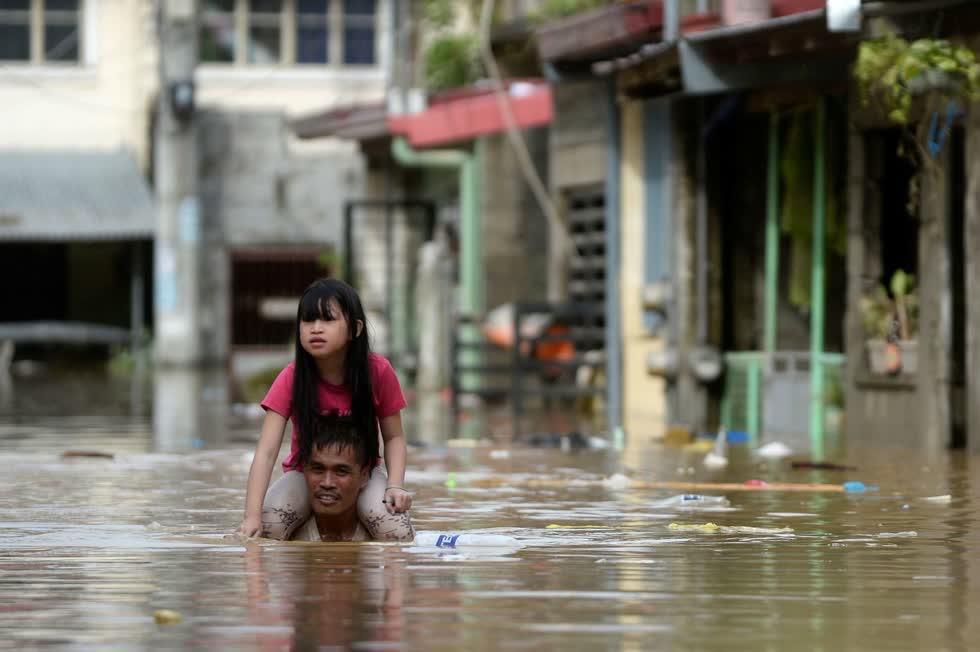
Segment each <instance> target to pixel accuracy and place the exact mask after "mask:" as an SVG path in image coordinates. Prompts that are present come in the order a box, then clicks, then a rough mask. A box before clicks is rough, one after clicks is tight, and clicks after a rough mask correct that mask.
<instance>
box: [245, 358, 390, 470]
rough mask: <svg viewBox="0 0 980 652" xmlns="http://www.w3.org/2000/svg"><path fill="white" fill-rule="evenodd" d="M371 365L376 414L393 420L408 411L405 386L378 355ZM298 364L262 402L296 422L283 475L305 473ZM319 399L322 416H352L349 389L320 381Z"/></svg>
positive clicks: (289, 368)
mask: <svg viewBox="0 0 980 652" xmlns="http://www.w3.org/2000/svg"><path fill="white" fill-rule="evenodd" d="M368 364H369V365H371V388H372V390H373V393H374V411H375V413H376V414H377V415H378V419H383V418H385V417H389V416H391V415H392V414H395V413H397V412H398V411H400V410H401V409H402V408H404V407H405V405H406V403H405V396H404V394H402V387H401V384H399V382H398V376H396V375H395V370H394V369H392V368H391V363H390V362H388V360H386V359H385V358H383V357H382V356H380V355H377V354H375V353H371V354H369V355H368ZM295 367H296V363H295V362H290V363H289V364H288V365H286V368H285V369H283V370H282V371H280V372H279V375H278V376H277V377H276V380H275V381H274V382H273V383H272V387H270V388H269V392H268V393H267V394H266V395H265V398H264V399H263V400H262V407H263V408H264V409H266V410H272V411H273V412H275V413H277V414H280V415H282V416H284V417H286V418H287V419H290V420H291V421H292V422H293V438H292V441H291V445H290V448H289V457H287V458H286V460H285V461H284V462H283V463H282V470H283V471H301V470H302V469H303V466H302V465H301V464H300V463H299V431H298V430H297V428H296V419H294V418H293V373H294V372H293V370H294V369H295ZM317 398H319V401H320V413H321V414H324V413H327V412H334V411H336V412H338V413H339V414H340V415H342V416H343V415H349V414H350V404H351V395H350V388H349V387H347V385H332V384H331V383H328V382H327V381H325V380H323V379H322V378H321V379H320V383H319V385H318V387H317Z"/></svg>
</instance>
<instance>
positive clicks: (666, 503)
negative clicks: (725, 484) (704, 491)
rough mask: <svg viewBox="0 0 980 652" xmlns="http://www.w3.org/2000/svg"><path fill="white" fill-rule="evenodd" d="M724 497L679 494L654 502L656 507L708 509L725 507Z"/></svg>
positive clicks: (725, 499)
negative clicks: (710, 507)
mask: <svg viewBox="0 0 980 652" xmlns="http://www.w3.org/2000/svg"><path fill="white" fill-rule="evenodd" d="M728 504H729V503H728V499H727V498H725V497H724V496H702V495H701V494H680V495H678V496H671V497H670V498H664V499H663V500H659V501H657V502H656V506H657V507H708V506H712V507H714V506H727V505H728Z"/></svg>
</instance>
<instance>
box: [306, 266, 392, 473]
mask: <svg viewBox="0 0 980 652" xmlns="http://www.w3.org/2000/svg"><path fill="white" fill-rule="evenodd" d="M334 300H336V302H337V306H339V307H340V311H341V312H342V313H344V317H346V318H347V325H348V336H349V338H350V339H349V341H348V342H347V354H346V355H345V357H344V384H345V385H347V387H348V389H350V392H351V419H352V420H353V422H354V427H355V428H357V431H358V432H359V433H361V436H363V437H368V438H370V439H369V441H371V442H374V445H373V447H372V450H374V451H375V454H377V452H378V445H377V441H378V420H377V415H376V414H375V410H374V391H373V390H374V388H373V387H372V384H371V366H370V364H369V362H368V354H369V353H370V352H371V344H370V341H369V338H368V328H367V317H365V315H364V308H363V306H361V298H360V297H358V296H357V292H356V291H355V290H354V288H352V287H351V286H349V285H347V284H346V283H344V282H343V281H340V280H338V279H335V278H321V279H318V280H316V281H313V282H312V283H311V284H310V285H309V287H307V288H306V290H305V291H304V292H303V296H302V297H300V300H299V308H298V309H297V311H296V369H295V374H294V376H293V414H294V415H296V425H297V427H298V428H299V444H300V459H309V456H310V449H311V448H312V444H313V439H312V437H313V434H314V433H315V432H316V428H317V417H318V416H319V414H320V404H319V401H318V399H317V385H318V384H319V382H320V371H319V369H318V368H317V366H316V362H315V361H314V360H313V356H311V355H310V354H309V353H307V351H306V349H304V348H303V344H302V342H301V341H300V334H299V324H300V322H301V321H314V320H316V319H336V318H338V317H340V315H334V314H332V313H331V310H332V309H333V307H332V304H333V301H334ZM358 321H360V322H361V323H362V324H363V326H362V328H361V332H360V333H358V332H357V322H358Z"/></svg>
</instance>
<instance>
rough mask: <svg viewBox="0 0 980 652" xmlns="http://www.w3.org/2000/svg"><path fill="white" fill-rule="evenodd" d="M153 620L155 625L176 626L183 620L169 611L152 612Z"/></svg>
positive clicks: (175, 613) (177, 614)
mask: <svg viewBox="0 0 980 652" xmlns="http://www.w3.org/2000/svg"><path fill="white" fill-rule="evenodd" d="M153 620H155V621H157V625H176V624H178V623H180V622H181V621H182V620H183V617H182V616H181V615H180V613H179V612H177V611H173V610H171V609H157V610H156V611H154V612H153Z"/></svg>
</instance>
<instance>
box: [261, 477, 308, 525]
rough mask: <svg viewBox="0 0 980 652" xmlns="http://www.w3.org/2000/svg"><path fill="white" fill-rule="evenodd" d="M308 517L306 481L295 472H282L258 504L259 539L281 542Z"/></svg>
mask: <svg viewBox="0 0 980 652" xmlns="http://www.w3.org/2000/svg"><path fill="white" fill-rule="evenodd" d="M309 516H310V498H309V495H308V492H307V490H306V479H305V478H304V477H303V474H302V473H300V472H299V471H286V472H285V473H283V474H282V477H281V478H279V479H278V480H276V481H275V482H273V483H272V486H271V487H269V491H268V492H266V494H265V502H263V503H262V529H263V533H262V536H265V537H269V538H270V539H279V540H282V541H285V540H286V539H288V538H289V537H290V536H292V534H293V532H294V531H295V530H296V528H297V527H299V526H300V525H302V524H303V521H305V520H306V519H307V518H309Z"/></svg>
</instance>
